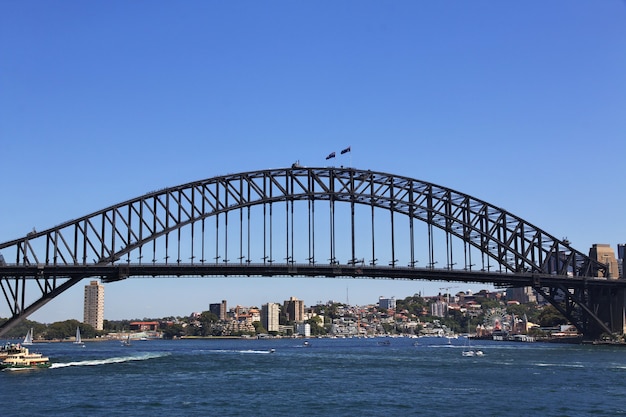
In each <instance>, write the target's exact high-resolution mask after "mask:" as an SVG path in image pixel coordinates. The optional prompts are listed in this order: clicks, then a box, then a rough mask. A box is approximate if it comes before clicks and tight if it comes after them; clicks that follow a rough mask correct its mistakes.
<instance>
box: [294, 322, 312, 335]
mask: <svg viewBox="0 0 626 417" xmlns="http://www.w3.org/2000/svg"><path fill="white" fill-rule="evenodd" d="M296 333H298V334H299V335H302V336H304V337H310V336H311V325H310V324H309V323H299V324H298V325H297V326H296Z"/></svg>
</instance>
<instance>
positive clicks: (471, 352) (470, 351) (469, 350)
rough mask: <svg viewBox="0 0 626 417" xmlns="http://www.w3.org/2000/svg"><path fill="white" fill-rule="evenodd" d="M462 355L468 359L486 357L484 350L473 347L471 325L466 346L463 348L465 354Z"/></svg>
mask: <svg viewBox="0 0 626 417" xmlns="http://www.w3.org/2000/svg"><path fill="white" fill-rule="evenodd" d="M461 355H463V356H466V357H472V356H483V355H484V353H483V351H482V350H480V349H476V348H473V347H472V342H471V338H470V333H469V323H468V324H467V341H466V342H465V346H464V347H463V352H462V353H461Z"/></svg>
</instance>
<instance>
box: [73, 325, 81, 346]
mask: <svg viewBox="0 0 626 417" xmlns="http://www.w3.org/2000/svg"><path fill="white" fill-rule="evenodd" d="M74 343H75V344H77V345H82V344H83V341H82V339H81V337H80V328H79V327H77V328H76V340H75V341H74Z"/></svg>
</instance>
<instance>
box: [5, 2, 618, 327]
mask: <svg viewBox="0 0 626 417" xmlns="http://www.w3.org/2000/svg"><path fill="white" fill-rule="evenodd" d="M625 115H626V2H624V1H618V0H606V1H601V2H599V1H595V0H573V1H572V0H554V1H550V2H545V1H539V0H530V1H524V2H501V1H495V0H494V1H472V2H461V1H438V2H426V1H423V2H416V1H404V0H399V1H393V2H384V1H367V0H366V1H363V0H359V1H340V2H337V1H316V2H302V1H266V2H257V1H237V2H217V1H187V2H183V3H172V2H166V1H133V2H126V1H115V0H114V1H107V2H83V1H71V0H66V1H63V2H47V1H28V0H26V1H22V0H20V1H17V0H4V1H2V2H0V156H1V158H0V178H1V179H2V193H1V194H0V242H5V241H9V240H12V239H15V238H19V237H23V236H24V235H25V234H26V233H28V232H29V231H31V230H32V229H33V228H36V229H37V230H38V231H41V230H45V229H48V228H51V227H54V226H55V225H58V224H60V223H63V222H64V221H67V220H69V219H73V218H77V217H81V216H83V215H86V214H89V213H92V212H95V211H97V210H100V209H102V208H105V207H108V206H110V205H113V204H116V203H119V202H121V201H125V200H128V199H131V198H134V197H137V196H139V195H142V194H145V193H146V192H149V191H152V190H157V189H162V188H165V187H168V186H175V185H178V184H183V183H187V182H191V181H196V180H201V179H205V178H211V177H214V176H217V175H223V174H228V173H236V172H243V171H251V170H257V169H258V170H260V169H266V168H280V167H288V166H291V164H292V163H293V162H295V161H300V163H301V164H302V165H305V166H311V167H315V166H326V165H327V161H325V159H324V158H325V157H326V155H328V154H329V153H330V152H333V151H335V152H337V153H339V151H340V150H341V149H343V148H345V147H346V146H350V147H351V149H352V152H351V153H350V154H349V159H346V157H345V156H344V159H342V160H339V159H338V160H337V162H336V163H337V164H339V163H341V164H346V165H351V166H354V167H356V168H359V169H371V170H376V171H382V172H387V173H391V174H396V175H403V176H407V177H411V178H416V179H419V180H422V181H427V182H432V183H435V184H439V185H442V186H444V187H448V188H452V189H455V190H458V191H460V192H462V193H465V194H469V195H471V196H473V197H476V198H479V199H481V200H485V201H487V202H489V203H492V204H494V205H496V206H498V207H501V208H503V209H504V210H506V211H509V212H511V213H514V214H516V215H518V216H519V217H521V218H523V219H525V220H526V221H528V222H530V223H532V224H534V225H537V226H538V227H540V228H541V229H543V230H545V231H547V232H548V233H550V234H552V235H554V236H557V237H563V238H565V237H566V238H567V239H568V240H570V242H571V243H572V246H573V247H574V248H576V249H578V250H580V251H582V252H584V253H587V252H588V250H589V248H590V247H591V245H592V244H594V243H608V244H610V245H611V246H612V247H613V248H616V246H617V244H618V243H624V242H626V216H625V215H624V213H625V212H624V207H625V199H626V192H625V188H626V187H625V186H624V181H625V177H624V160H625V158H626V117H625ZM85 284H88V282H87V281H85ZM441 287H455V288H458V290H466V289H473V290H478V289H480V288H481V287H484V286H472V285H468V284H458V285H455V284H446V283H441V282H428V281H419V282H409V281H406V282H396V281H394V282H390V281H386V280H384V281H374V280H354V279H312V278H295V279H287V278H219V279H207V278H204V279H200V278H186V279H183V278H176V279H174V278H159V279H146V278H133V279H128V280H125V281H122V282H117V283H112V284H106V286H105V300H106V301H105V318H106V319H109V320H117V319H123V318H144V317H152V318H154V317H165V316H171V315H173V316H186V315H188V314H190V313H191V312H194V311H204V310H207V309H208V304H209V303H214V302H219V301H221V300H222V299H226V300H227V301H228V304H229V306H234V305H236V304H239V305H243V306H246V305H247V306H251V305H256V306H260V305H261V304H263V303H266V302H268V301H272V302H281V303H282V300H285V299H288V298H289V297H290V296H296V297H298V298H300V299H303V300H304V301H305V304H306V305H311V304H314V303H316V302H318V301H328V300H337V301H342V302H345V301H349V302H350V303H351V304H369V303H375V302H377V300H378V297H379V296H385V297H391V296H395V297H396V298H404V297H407V296H410V295H413V294H414V293H417V292H422V294H424V295H433V294H437V293H438V292H439V291H440V288H441ZM453 291H457V290H453ZM0 301H2V302H0V316H2V317H7V316H8V315H9V312H8V307H7V306H6V302H5V301H4V300H3V299H2V300H0ZM82 303H83V285H82V283H81V284H79V285H77V286H75V287H73V288H71V289H70V290H68V291H66V292H65V293H63V294H62V295H61V296H58V297H57V298H55V299H54V300H52V301H51V302H50V303H48V304H47V305H46V306H44V307H43V308H42V309H40V310H39V311H37V312H36V313H34V314H33V315H31V316H30V319H33V320H37V321H40V322H45V323H50V322H54V321H59V320H66V319H78V320H82V314H83V312H82V308H83V305H82Z"/></svg>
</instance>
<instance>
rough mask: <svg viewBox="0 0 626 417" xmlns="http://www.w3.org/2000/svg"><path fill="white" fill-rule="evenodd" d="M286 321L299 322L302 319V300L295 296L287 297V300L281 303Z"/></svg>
mask: <svg viewBox="0 0 626 417" xmlns="http://www.w3.org/2000/svg"><path fill="white" fill-rule="evenodd" d="M283 308H284V310H285V315H286V316H287V321H295V322H301V321H303V320H304V301H302V300H298V299H297V298H296V297H289V300H287V301H285V302H284V303H283Z"/></svg>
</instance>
